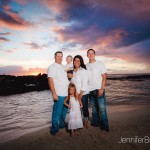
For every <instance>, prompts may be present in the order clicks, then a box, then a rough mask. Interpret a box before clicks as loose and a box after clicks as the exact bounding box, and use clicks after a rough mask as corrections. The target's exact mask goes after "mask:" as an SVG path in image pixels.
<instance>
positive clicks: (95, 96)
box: [86, 49, 109, 131]
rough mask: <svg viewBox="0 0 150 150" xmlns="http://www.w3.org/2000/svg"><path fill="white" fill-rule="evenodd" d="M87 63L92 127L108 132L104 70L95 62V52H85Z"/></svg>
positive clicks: (100, 64)
mask: <svg viewBox="0 0 150 150" xmlns="http://www.w3.org/2000/svg"><path fill="white" fill-rule="evenodd" d="M87 57H88V58H89V63H88V64H87V65H86V67H87V70H88V74H89V89H90V100H91V104H92V122H91V125H92V126H95V127H97V126H99V125H100V128H101V130H105V131H109V125H108V118H107V112H106V97H105V84H106V78H107V74H106V72H107V71H106V68H105V66H104V64H103V63H102V62H99V61H97V60H95V50H93V49H89V50H88V51H87Z"/></svg>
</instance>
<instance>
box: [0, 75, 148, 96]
mask: <svg viewBox="0 0 150 150" xmlns="http://www.w3.org/2000/svg"><path fill="white" fill-rule="evenodd" d="M107 79H108V80H120V81H125V80H130V81H143V80H146V79H150V75H149V74H146V75H125V76H120V77H119V76H115V75H114V76H113V75H108V78H107ZM48 89H49V87H48V82H47V74H38V75H36V76H34V75H28V76H11V75H0V95H1V96H6V95H11V94H19V93H25V92H31V91H42V90H48Z"/></svg>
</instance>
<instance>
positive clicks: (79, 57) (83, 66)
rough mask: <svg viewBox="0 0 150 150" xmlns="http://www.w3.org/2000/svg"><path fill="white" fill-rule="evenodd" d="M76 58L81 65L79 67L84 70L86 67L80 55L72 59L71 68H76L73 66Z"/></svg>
mask: <svg viewBox="0 0 150 150" xmlns="http://www.w3.org/2000/svg"><path fill="white" fill-rule="evenodd" d="M76 58H78V59H79V60H80V64H81V65H80V67H82V68H84V69H86V65H85V64H84V60H83V58H82V56H81V55H76V56H75V57H74V58H73V67H74V69H75V68H76V67H75V65H74V61H75V59H76ZM86 70H87V69H86Z"/></svg>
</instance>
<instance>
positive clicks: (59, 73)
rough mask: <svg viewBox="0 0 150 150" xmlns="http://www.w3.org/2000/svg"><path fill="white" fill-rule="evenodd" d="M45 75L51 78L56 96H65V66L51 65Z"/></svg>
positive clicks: (66, 92) (66, 79)
mask: <svg viewBox="0 0 150 150" xmlns="http://www.w3.org/2000/svg"><path fill="white" fill-rule="evenodd" d="M47 75H48V77H51V78H53V81H54V87H55V91H56V94H57V95H58V96H67V95H68V85H69V81H68V78H67V72H65V66H64V65H60V64H57V63H53V64H52V65H50V66H49V68H48V72H47Z"/></svg>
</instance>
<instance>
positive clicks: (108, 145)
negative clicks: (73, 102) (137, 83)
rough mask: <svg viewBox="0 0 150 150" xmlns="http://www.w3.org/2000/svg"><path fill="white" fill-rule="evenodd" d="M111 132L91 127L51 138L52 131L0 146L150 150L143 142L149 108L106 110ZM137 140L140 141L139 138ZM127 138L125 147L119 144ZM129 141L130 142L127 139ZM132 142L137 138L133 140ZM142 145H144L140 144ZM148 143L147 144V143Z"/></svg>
mask: <svg viewBox="0 0 150 150" xmlns="http://www.w3.org/2000/svg"><path fill="white" fill-rule="evenodd" d="M107 112H108V119H109V125H110V132H108V133H106V132H102V131H101V130H100V129H99V128H98V127H97V128H95V127H92V126H90V122H89V128H88V129H85V128H84V129H81V130H79V131H78V132H77V133H76V135H75V136H74V137H70V134H69V133H68V132H66V130H65V129H62V130H60V131H61V132H62V133H63V134H62V135H60V136H52V135H50V133H49V128H44V129H42V130H39V131H36V132H34V133H30V134H27V135H24V136H22V137H20V138H18V139H15V140H12V141H9V142H6V143H1V144H0V150H34V149H36V150H60V149H61V150H104V149H105V150H116V149H117V150H118V149H120V150H148V149H149V148H150V139H149V143H144V142H145V141H144V140H142V139H140V138H144V137H145V136H147V137H146V138H148V137H150V105H114V106H112V105H111V106H107ZM137 136H138V137H137ZM121 138H124V141H123V142H124V143H119V142H120V141H121ZM127 138H128V139H127ZM129 138H135V139H134V140H132V141H131V140H130V141H129ZM138 140H139V142H142V143H138ZM147 141H148V140H146V142H147Z"/></svg>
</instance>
